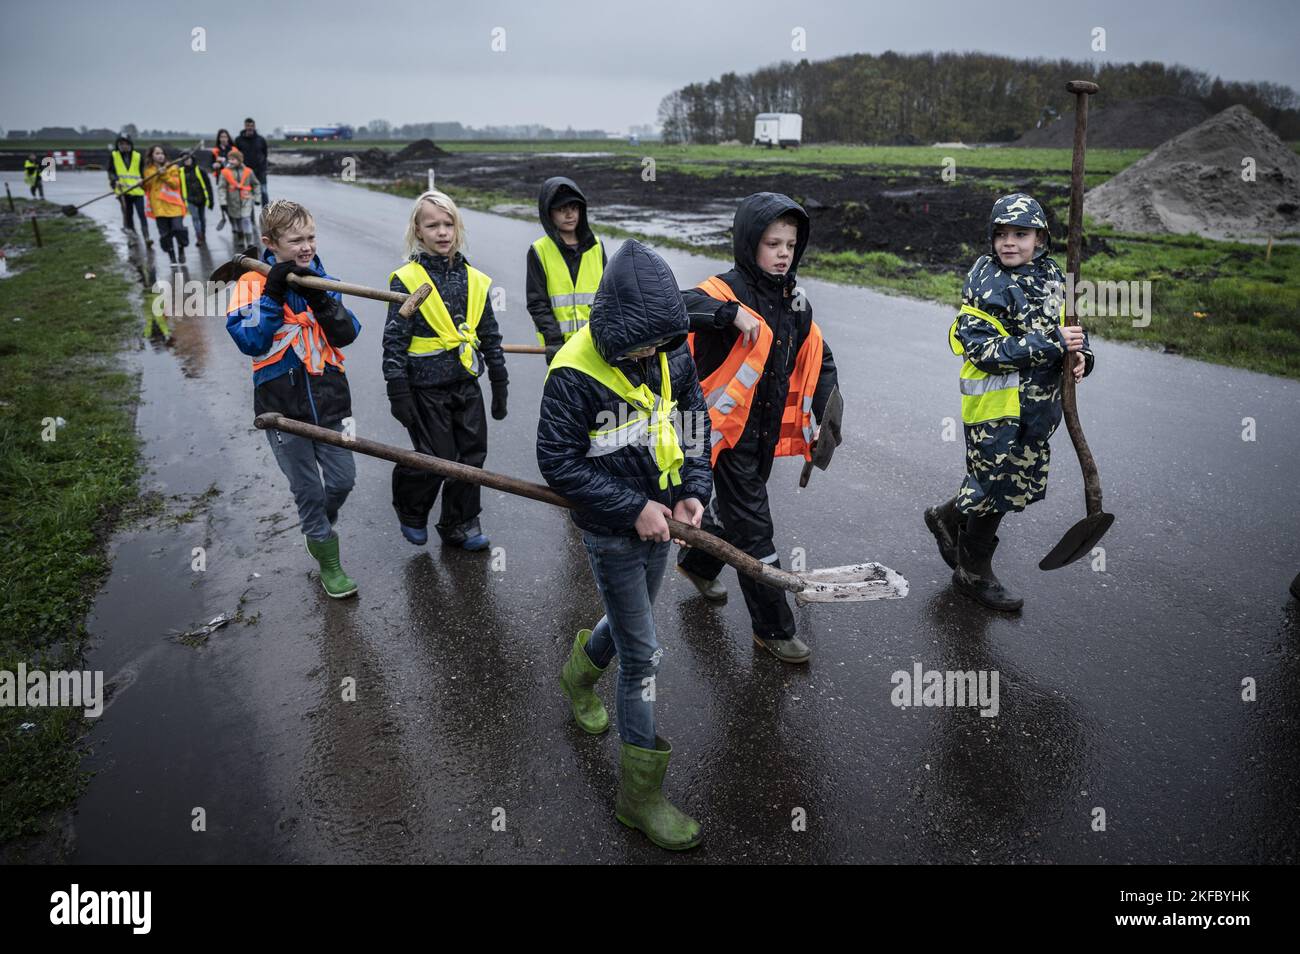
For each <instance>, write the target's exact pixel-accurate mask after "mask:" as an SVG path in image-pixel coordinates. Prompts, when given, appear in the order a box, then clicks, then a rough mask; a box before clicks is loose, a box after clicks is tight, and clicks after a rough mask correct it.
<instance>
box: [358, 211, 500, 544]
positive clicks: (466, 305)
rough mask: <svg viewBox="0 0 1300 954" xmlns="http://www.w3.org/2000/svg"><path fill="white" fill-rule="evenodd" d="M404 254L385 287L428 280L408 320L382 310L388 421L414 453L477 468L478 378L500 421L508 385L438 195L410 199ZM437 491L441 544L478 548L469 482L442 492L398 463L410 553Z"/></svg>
mask: <svg viewBox="0 0 1300 954" xmlns="http://www.w3.org/2000/svg"><path fill="white" fill-rule="evenodd" d="M406 251H407V255H408V260H407V261H406V262H405V263H404V264H402V265H401V266H399V267H398V268H396V269H395V270H394V271H393V272H392V274H391V275H390V276H389V287H390V288H391V289H392V290H393V291H396V292H403V293H410V292H414V291H415V290H416V289H417V288H419V287H420V286H421V285H423V284H425V283H426V282H427V283H428V284H429V285H431V286H432V287H433V292H432V293H431V294H430V295H429V297H428V298H427V299H426V300H425V302H424V304H423V305H421V306H420V310H419V312H417V313H416V314H414V315H412V316H411V317H410V318H403V317H402V316H401V315H400V314H399V313H398V308H399V306H398V305H396V304H391V305H389V306H388V320H387V322H386V323H385V324H384V358H383V373H384V380H385V382H386V384H387V387H388V400H389V403H390V405H391V407H392V413H393V417H395V418H397V420H398V422H400V423H401V425H402V426H403V427H405V428H406V430H407V432H408V433H409V434H410V435H411V443H412V445H413V446H414V448H415V449H416V450H417V451H419V452H421V453H424V454H433V455H434V456H436V457H441V458H444V459H445V460H454V461H458V462H460V463H462V464H468V465H470V466H472V467H482V466H483V462H484V461H485V460H486V459H487V415H486V414H485V413H484V405H483V391H482V388H481V387H480V385H479V380H478V379H479V377H480V376H481V375H482V374H483V371H484V370H485V369H486V370H487V374H488V381H489V382H490V383H491V387H492V418H493V419H494V420H497V421H500V420H503V419H504V418H505V416H506V385H507V380H508V376H507V373H506V361H505V353H504V352H503V351H502V350H501V333H500V331H499V330H498V328H497V321H496V317H495V316H494V315H493V313H492V301H491V296H490V295H489V291H490V289H491V285H492V280H491V279H490V278H489V277H488V276H487V275H485V274H484V273H482V272H480V271H479V270H478V269H476V268H474V267H473V266H472V265H470V264H469V262H468V261H466V259H465V254H464V251H465V224H464V221H463V220H462V219H461V215H460V210H459V209H457V208H456V203H455V202H453V201H452V200H451V198H450V197H449V196H447V195H446V194H444V193H442V192H438V191H429V192H425V193H424V194H423V195H421V196H420V197H419V198H418V199H416V200H415V204H414V205H413V206H412V207H411V218H410V221H409V223H408V224H407V228H406ZM439 490H441V491H442V510H441V513H440V517H439V520H438V523H437V531H438V535H439V536H440V537H441V538H442V541H443V542H444V543H446V544H449V545H451V546H456V547H461V548H462V549H465V550H483V549H486V548H487V546H488V542H489V541H488V538H487V536H486V535H484V533H483V530H482V528H481V526H480V525H479V513H480V512H481V510H482V507H481V506H480V500H479V498H480V495H479V487H478V485H477V484H469V483H465V482H463V481H459V480H448V481H446V482H445V485H444V480H443V478H442V477H439V476H438V475H436V474H431V473H429V472H428V471H423V470H415V469H413V468H410V467H403V466H402V465H400V464H399V465H397V466H395V467H394V468H393V509H394V510H396V511H397V520H398V525H399V528H400V529H401V532H402V536H403V537H405V538H406V539H407V540H408V541H409V542H410V543H412V544H414V545H416V546H423V545H424V544H425V543H427V542H428V539H429V532H428V522H429V512H430V511H431V510H432V509H433V504H434V500H435V499H436V498H437V496H438V491H439Z"/></svg>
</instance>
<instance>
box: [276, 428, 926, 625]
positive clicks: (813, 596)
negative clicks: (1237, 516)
mask: <svg viewBox="0 0 1300 954" xmlns="http://www.w3.org/2000/svg"><path fill="white" fill-rule="evenodd" d="M253 423H254V424H255V425H256V426H257V427H259V428H261V429H262V430H266V429H268V428H273V429H275V430H279V431H284V432H285V433H287V434H296V435H298V436H299V437H305V438H307V439H308V440H313V441H316V442H317V443H321V444H333V445H335V446H336V447H343V448H346V449H347V450H352V451H356V452H357V453H359V454H367V455H369V456H371V457H378V458H380V459H382V460H389V461H392V462H393V463H395V464H402V465H404V466H406V467H415V468H418V469H420V470H428V471H432V472H433V473H435V474H440V475H442V476H443V477H446V478H449V479H451V480H463V481H466V482H468V483H472V484H479V485H481V486H483V487H491V488H492V489H494V490H500V491H504V492H505V493H508V494H515V495H517V496H520V497H528V498H530V499H532V500H540V501H541V502H542V503H548V504H552V505H554V506H556V507H565V508H569V509H572V508H573V504H572V503H570V502H569V501H568V500H566V499H565V498H564V497H561V496H560V495H559V494H557V493H556V492H555V491H553V490H551V489H550V488H549V487H544V486H542V485H541V484H534V483H529V482H528V481H525V480H520V479H518V478H517V477H507V476H505V475H504V474H495V473H493V472H492V471H488V470H483V469H481V468H479V467H470V466H469V465H467V464H460V463H457V462H455V461H450V460H444V459H443V458H441V457H433V456H431V455H429V454H421V453H418V452H416V451H413V450H406V449H404V448H400V447H393V446H392V445H391V444H381V443H379V442H378V441H372V440H367V439H366V438H364V437H356V436H353V435H350V434H347V433H339V432H338V431H334V430H330V429H329V428H326V427H317V426H315V425H314V424H307V423H305V422H303V421H298V420H295V419H293V418H288V417H284V416H283V415H281V414H259V415H257V418H256V420H254V422H253ZM668 528H669V529H670V530H671V531H672V535H673V538H674V539H677V540H681V541H683V542H685V543H687V544H689V545H690V546H693V547H698V548H699V549H701V550H703V551H704V552H705V553H708V554H709V555H710V556H713V557H716V558H717V559H719V560H722V561H723V562H724V563H728V564H730V565H731V566H734V567H735V568H736V569H737V570H739V571H740V572H741V573H744V574H746V575H747V576H752V577H754V578H755V579H757V580H759V581H761V582H763V583H766V584H767V585H768V586H774V587H777V588H778V589H782V590H787V591H789V592H791V593H793V594H794V598H795V602H796V603H797V604H799V605H800V606H802V605H804V604H805V603H858V602H864V601H867V600H896V599H901V598H902V597H904V596H906V595H907V589H908V583H907V580H905V579H903V577H902V576H900V575H899V574H898V573H895V572H894V571H893V570H891V569H890V568H889V567H887V566H882V565H881V564H879V563H856V564H853V565H851V566H837V567H829V568H827V569H822V570H809V571H807V572H803V573H792V572H790V571H788V570H782V569H779V568H777V567H774V566H770V565H768V564H766V563H763V562H761V561H759V560H756V559H754V558H753V557H752V556H750V555H749V554H748V553H743V552H741V551H740V550H737V549H736V548H735V547H733V546H732V545H731V544H729V543H727V542H726V541H725V540H722V539H720V538H718V537H715V536H714V535H713V534H711V533H706V532H705V531H703V530H699V529H697V528H695V527H692V526H690V525H689V524H685V523H679V522H678V521H676V520H672V519H669V520H668Z"/></svg>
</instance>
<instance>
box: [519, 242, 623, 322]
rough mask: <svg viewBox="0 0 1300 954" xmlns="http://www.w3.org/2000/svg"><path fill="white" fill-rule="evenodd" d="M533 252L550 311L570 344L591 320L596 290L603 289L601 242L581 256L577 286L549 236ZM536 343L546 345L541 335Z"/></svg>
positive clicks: (535, 245)
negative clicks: (543, 278) (544, 276)
mask: <svg viewBox="0 0 1300 954" xmlns="http://www.w3.org/2000/svg"><path fill="white" fill-rule="evenodd" d="M533 251H534V252H536V253H537V258H538V260H539V261H540V262H541V263H542V271H543V272H545V273H546V294H548V295H549V296H550V297H551V311H552V312H554V314H555V320H556V321H557V322H559V324H560V331H561V332H562V333H563V334H564V340H565V341H568V340H569V339H570V338H572V337H573V336H574V335H575V334H577V332H578V330H579V329H580V328H582V327H584V326H585V325H586V324H587V322H588V321H589V320H590V318H591V303H592V302H593V301H595V300H596V289H597V288H599V287H600V276H601V275H602V274H603V273H604V270H605V265H604V262H603V260H602V258H601V251H600V242H596V244H594V245H593V246H592V247H591V248H589V249H587V251H585V252H583V253H582V258H581V260H580V261H579V263H578V279H577V281H576V282H575V281H574V280H573V278H572V276H570V274H569V263H568V262H566V261H565V260H564V255H563V253H561V252H560V247H559V246H558V245H556V244H555V240H554V239H552V238H551V237H550V236H549V235H543V236H542V237H541V238H539V239H538V240H537V241H536V242H534V243H533ZM537 343H538V344H546V340H545V338H544V337H543V336H542V333H541V332H540V331H539V332H538V333H537Z"/></svg>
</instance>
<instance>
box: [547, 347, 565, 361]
mask: <svg viewBox="0 0 1300 954" xmlns="http://www.w3.org/2000/svg"><path fill="white" fill-rule="evenodd" d="M563 347H564V345H562V344H548V345H547V346H546V364H547V365H548V366H549V365H550V363H551V362H552V361H554V360H555V356H556V355H557V354H559V353H560V349H561V348H563Z"/></svg>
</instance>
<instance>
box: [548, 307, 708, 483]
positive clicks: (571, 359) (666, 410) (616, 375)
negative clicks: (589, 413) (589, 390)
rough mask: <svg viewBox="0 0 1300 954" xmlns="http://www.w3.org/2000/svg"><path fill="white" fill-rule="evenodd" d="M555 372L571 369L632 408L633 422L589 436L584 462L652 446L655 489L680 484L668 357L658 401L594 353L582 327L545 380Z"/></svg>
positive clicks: (662, 359)
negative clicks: (624, 449)
mask: <svg viewBox="0 0 1300 954" xmlns="http://www.w3.org/2000/svg"><path fill="white" fill-rule="evenodd" d="M556 368H575V369H577V370H578V371H581V372H582V373H583V374H585V375H587V376H588V377H590V378H594V379H595V380H596V381H598V382H600V383H601V384H603V385H604V386H605V387H607V388H609V389H610V390H611V391H613V392H614V393H615V394H616V395H617V396H618V398H619V400H621V401H623V402H625V403H626V404H628V405H630V406H631V407H632V411H633V414H632V418H631V420H629V421H628V422H627V423H625V424H621V425H619V426H617V427H611V428H607V429H605V430H600V429H593V430H591V431H589V432H588V437H590V438H591V447H590V448H589V449H588V450H587V456H588V457H602V456H604V455H605V454H612V453H614V451H616V450H619V449H620V448H622V447H628V446H633V445H641V444H647V443H649V444H651V445H652V446H653V447H654V455H655V466H656V467H658V468H659V489H660V490H666V489H667V488H668V484H669V482H670V481H671V482H672V484H673V486H677V485H678V484H680V483H681V482H682V475H681V469H682V464H683V463H684V462H685V460H686V456H685V455H684V454H683V453H682V446H681V442H680V441H679V440H678V437H677V429H676V428H675V427H674V426H673V412H674V411H675V410H676V409H677V404H676V402H675V401H673V387H672V379H671V378H670V377H669V375H668V355H667V354H666V353H665V352H663V351H660V352H659V381H660V383H659V394H658V396H656V395H655V394H654V393H653V392H652V391H651V390H650V388H649V386H648V385H646V384H644V383H643V384H641V385H640V386H638V387H635V388H634V387H632V382H631V381H629V380H628V379H627V375H626V374H624V373H623V372H622V371H620V370H619V369H618V368H615V367H613V366H612V365H610V364H608V363H607V362H606V361H605V359H604V358H602V357H601V356H600V352H599V351H597V350H596V343H595V342H594V341H592V339H591V328H590V327H589V326H588V325H583V326H582V327H581V328H580V329H579V330H578V331H577V332H575V333H574V335H573V336H572V337H571V338H570V339H569V340H568V341H567V342H565V345H564V347H563V348H561V349H560V350H559V351H558V352H557V353H556V355H555V357H554V358H553V359H552V360H551V366H550V368H548V369H547V371H546V376H547V377H548V378H549V377H550V376H551V373H552V372H553V371H555V369H556Z"/></svg>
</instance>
